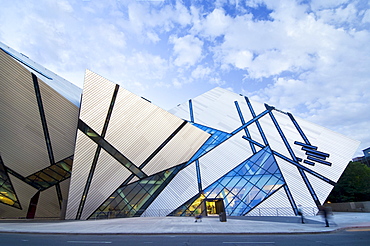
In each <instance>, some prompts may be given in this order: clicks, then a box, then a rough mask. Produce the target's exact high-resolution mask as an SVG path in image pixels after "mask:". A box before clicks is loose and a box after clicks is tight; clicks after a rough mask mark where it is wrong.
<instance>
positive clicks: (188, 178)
mask: <svg viewBox="0 0 370 246" xmlns="http://www.w3.org/2000/svg"><path fill="white" fill-rule="evenodd" d="M197 193H198V186H197V174H196V170H195V165H194V164H193V165H190V166H187V167H186V168H185V169H183V170H181V171H180V173H178V174H177V175H176V177H175V178H174V179H173V180H172V181H171V183H170V184H168V185H167V187H166V188H165V189H164V190H163V191H162V193H161V194H159V196H158V197H157V198H156V199H155V200H154V202H153V203H152V204H151V205H150V206H149V207H148V209H147V211H159V210H166V211H172V210H175V209H176V208H178V207H179V206H180V205H182V204H183V203H185V202H186V201H187V200H189V199H190V198H192V197H193V196H194V195H196V194H197ZM162 216H166V214H162Z"/></svg>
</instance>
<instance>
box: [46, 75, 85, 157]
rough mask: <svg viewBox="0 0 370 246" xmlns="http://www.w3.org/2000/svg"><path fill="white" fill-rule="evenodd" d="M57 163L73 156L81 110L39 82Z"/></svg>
mask: <svg viewBox="0 0 370 246" xmlns="http://www.w3.org/2000/svg"><path fill="white" fill-rule="evenodd" d="M39 86H40V92H41V98H42V103H43V106H44V112H45V118H46V122H47V126H48V131H49V135H50V140H51V145H52V148H53V154H54V159H55V162H58V161H60V160H62V159H64V158H66V157H68V156H71V155H73V152H74V147H75V139H76V134H77V132H76V131H77V129H76V128H77V122H78V111H79V108H78V107H77V106H75V105H74V104H73V103H71V102H70V101H68V100H67V99H66V98H64V97H63V96H61V95H59V94H58V93H57V92H56V91H54V90H53V89H52V88H51V87H49V86H48V85H46V84H45V83H44V82H43V81H41V80H39Z"/></svg>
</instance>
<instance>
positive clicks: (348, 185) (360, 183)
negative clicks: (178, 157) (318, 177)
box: [327, 162, 370, 202]
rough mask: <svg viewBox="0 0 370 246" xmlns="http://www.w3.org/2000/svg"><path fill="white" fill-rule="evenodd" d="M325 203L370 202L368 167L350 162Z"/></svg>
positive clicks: (369, 172) (369, 171) (369, 169)
mask: <svg viewBox="0 0 370 246" xmlns="http://www.w3.org/2000/svg"><path fill="white" fill-rule="evenodd" d="M327 201H330V202H360V201H370V167H368V166H366V165H365V164H362V163H360V162H350V163H349V164H348V166H347V168H346V169H345V171H344V172H343V174H342V176H341V177H340V179H339V180H338V182H337V184H336V185H335V187H334V189H333V190H332V192H331V193H330V195H329V197H328V199H327Z"/></svg>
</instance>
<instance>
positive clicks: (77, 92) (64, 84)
mask: <svg viewBox="0 0 370 246" xmlns="http://www.w3.org/2000/svg"><path fill="white" fill-rule="evenodd" d="M0 48H1V49H3V50H5V51H6V52H7V53H8V54H10V55H9V56H13V59H17V62H18V63H19V64H22V66H23V67H24V68H25V69H27V70H28V71H30V72H32V73H34V74H36V76H37V77H39V78H42V79H45V80H44V82H46V83H47V84H48V85H49V86H50V87H52V88H53V89H54V90H55V91H57V92H58V94H61V95H63V96H64V97H65V98H67V99H68V100H69V101H70V102H72V103H73V104H74V105H76V106H77V107H79V105H80V97H81V92H82V89H81V88H79V87H77V86H76V85H74V84H72V83H71V82H69V81H67V80H65V79H63V78H62V77H60V76H58V75H57V74H55V73H53V72H51V71H49V70H48V69H46V68H45V67H43V66H41V65H40V64H37V63H36V62H34V61H32V60H31V59H29V58H28V57H27V56H25V55H23V54H21V53H19V52H17V51H16V50H13V49H12V48H10V47H9V46H6V45H5V44H3V43H1V42H0ZM47 78H50V79H47Z"/></svg>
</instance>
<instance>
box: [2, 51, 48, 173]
mask: <svg viewBox="0 0 370 246" xmlns="http://www.w3.org/2000/svg"><path fill="white" fill-rule="evenodd" d="M0 64H1V66H0V81H1V83H0V111H1V116H0V117H1V118H0V124H1V125H0V139H1V144H0V152H1V156H2V158H3V161H4V163H5V165H7V166H8V167H10V168H12V169H14V170H15V171H16V172H18V173H19V174H21V175H23V176H28V175H30V174H32V173H34V172H36V171H38V170H40V169H42V168H45V167H47V166H49V165H50V161H49V157H48V154H47V150H46V144H45V138H44V133H43V130H42V125H41V120H40V113H39V109H38V106H37V100H36V96H35V91H34V87H33V82H32V77H31V73H30V72H29V71H27V70H26V69H25V68H24V67H22V66H21V65H19V64H18V63H17V62H16V61H15V60H13V59H12V58H10V57H9V56H8V55H6V54H5V53H4V52H3V51H1V50H0Z"/></svg>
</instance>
